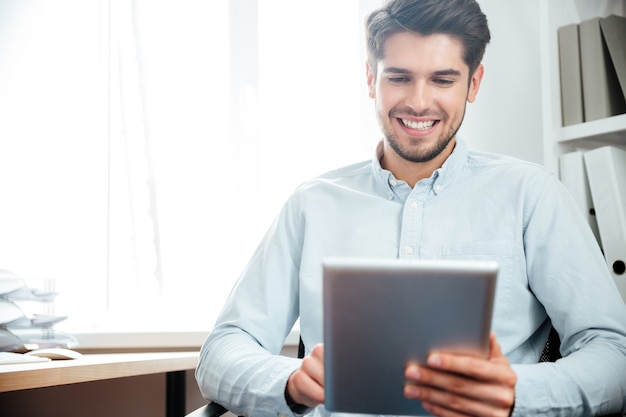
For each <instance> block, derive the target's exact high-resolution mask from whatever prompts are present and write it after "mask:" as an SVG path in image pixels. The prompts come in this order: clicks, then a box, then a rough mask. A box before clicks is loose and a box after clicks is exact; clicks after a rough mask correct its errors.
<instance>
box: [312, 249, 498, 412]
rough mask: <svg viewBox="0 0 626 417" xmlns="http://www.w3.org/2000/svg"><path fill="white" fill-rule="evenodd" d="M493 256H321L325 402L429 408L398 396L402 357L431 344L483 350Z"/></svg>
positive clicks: (333, 406)
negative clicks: (413, 258)
mask: <svg viewBox="0 0 626 417" xmlns="http://www.w3.org/2000/svg"><path fill="white" fill-rule="evenodd" d="M497 271H498V265H497V263H496V262H483V261H452V260H422V261H404V260H397V259H345V258H333V259H326V260H325V261H324V262H323V272H324V280H323V286H324V293H323V296H324V373H325V376H324V378H325V381H324V385H325V397H326V403H325V407H326V409H327V410H329V411H335V412H349V413H365V414H395V415H429V414H428V413H427V412H426V411H425V410H424V409H423V408H422V406H421V402H419V401H415V400H409V399H407V398H405V397H404V394H403V390H404V384H405V378H404V369H405V366H406V364H407V363H409V362H417V363H423V362H424V361H425V359H426V357H427V355H428V353H429V352H431V351H433V350H438V351H451V352H458V353H463V354H468V355H476V356H482V357H486V356H487V354H488V349H489V331H490V328H491V315H492V309H493V299H494V293H495V284H496V277H497Z"/></svg>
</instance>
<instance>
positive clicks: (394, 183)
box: [389, 180, 398, 187]
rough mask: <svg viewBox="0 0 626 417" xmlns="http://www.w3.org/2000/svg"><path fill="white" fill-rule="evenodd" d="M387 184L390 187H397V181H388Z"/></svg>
mask: <svg viewBox="0 0 626 417" xmlns="http://www.w3.org/2000/svg"><path fill="white" fill-rule="evenodd" d="M389 184H391V186H392V187H395V186H396V185H398V181H396V180H389Z"/></svg>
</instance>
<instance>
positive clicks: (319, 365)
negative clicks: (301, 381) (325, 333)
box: [301, 344, 324, 386]
mask: <svg viewBox="0 0 626 417" xmlns="http://www.w3.org/2000/svg"><path fill="white" fill-rule="evenodd" d="M301 369H302V370H303V371H304V372H305V373H306V374H307V375H309V376H310V377H311V378H312V379H313V380H314V381H315V382H316V383H317V384H319V385H321V386H324V346H323V345H321V344H319V345H316V346H314V347H313V350H312V351H311V354H310V355H309V356H306V357H305V358H304V359H302V365H301Z"/></svg>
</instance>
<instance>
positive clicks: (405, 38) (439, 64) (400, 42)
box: [377, 32, 469, 73]
mask: <svg viewBox="0 0 626 417" xmlns="http://www.w3.org/2000/svg"><path fill="white" fill-rule="evenodd" d="M377 66H378V68H379V69H384V68H389V67H394V68H402V69H405V70H420V71H438V70H442V69H455V70H457V71H459V72H461V73H466V72H468V71H469V69H468V67H467V64H465V61H464V60H463V44H462V43H461V41H459V40H458V39H457V38H455V37H453V36H450V35H447V34H443V33H436V34H432V35H419V34H416V33H412V32H400V33H395V34H393V35H390V36H389V37H388V38H387V39H386V40H385V43H384V44H383V58H382V59H381V60H380V61H379V62H378V65H377Z"/></svg>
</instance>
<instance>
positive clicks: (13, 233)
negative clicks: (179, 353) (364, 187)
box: [0, 0, 379, 331]
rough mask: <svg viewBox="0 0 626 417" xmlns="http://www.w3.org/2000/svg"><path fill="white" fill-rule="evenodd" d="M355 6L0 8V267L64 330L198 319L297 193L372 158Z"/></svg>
mask: <svg viewBox="0 0 626 417" xmlns="http://www.w3.org/2000/svg"><path fill="white" fill-rule="evenodd" d="M367 3H368V2H365V1H360V2H359V1H356V0H355V1H345V2H344V1H342V2H336V1H333V0H323V1H317V2H313V3H310V2H307V3H305V2H290V1H283V0H231V1H228V0H220V1H213V2H205V1H191V0H187V1H180V2H153V1H148V0H135V1H131V0H110V1H97V0H93V1H91V2H85V1H79V0H74V1H69V0H65V1H60V2H55V3H54V5H51V4H48V3H47V2H44V1H39V2H34V3H29V4H24V5H22V4H19V5H14V6H13V7H9V6H7V5H4V6H0V8H5V10H0V12H1V13H0V15H1V16H3V18H2V20H3V21H4V20H5V19H6V21H7V22H10V23H11V24H10V25H9V27H8V28H6V26H4V24H2V25H0V26H2V27H5V32H7V33H8V34H9V36H3V37H1V38H0V41H1V42H2V43H1V44H0V52H1V53H0V60H3V61H5V62H0V68H1V69H0V71H2V74H0V75H1V77H0V79H1V80H4V81H0V83H1V85H0V88H1V89H2V90H3V91H9V94H3V95H2V97H1V98H0V110H1V111H0V125H2V126H3V127H0V136H2V137H3V138H10V140H3V142H2V144H0V162H1V163H0V165H1V167H0V176H1V178H2V181H1V183H0V192H1V193H2V194H3V195H4V198H3V200H5V201H6V202H8V204H3V206H2V208H1V209H0V210H1V215H0V230H1V231H2V232H1V233H0V234H1V237H0V268H3V269H8V270H11V271H12V272H14V273H16V274H18V275H20V276H22V277H23V278H25V279H28V280H31V279H33V280H34V282H37V280H41V279H43V278H54V280H55V282H56V286H57V288H58V289H59V290H60V291H61V295H60V296H59V298H58V299H57V304H56V308H57V313H59V314H67V315H69V316H70V319H69V320H68V321H67V322H65V323H64V324H62V326H63V327H65V328H67V329H69V330H70V331H71V330H73V329H85V328H94V327H95V328H115V329H120V328H123V327H126V328H128V329H136V328H139V329H144V330H145V329H192V328H203V329H207V328H210V327H211V326H212V324H213V321H214V319H215V318H216V316H217V314H218V312H219V309H220V308H221V306H222V304H223V301H224V300H225V298H226V297H227V295H228V293H229V291H230V288H231V287H232V285H233V284H234V282H235V280H236V279H237V278H238V275H239V273H240V272H241V271H242V270H243V268H244V267H245V264H246V262H247V261H248V259H249V258H250V256H251V255H252V252H253V251H254V249H255V248H256V246H257V244H258V243H259V241H260V239H261V238H262V236H263V234H264V233H265V231H266V230H267V228H268V227H269V225H270V223H271V222H272V220H273V219H274V217H275V216H276V215H277V213H278V211H279V210H280V207H281V206H282V204H283V203H284V201H285V199H286V198H287V197H288V196H289V194H290V193H291V192H292V191H293V189H294V188H295V187H296V186H297V185H298V184H300V183H301V182H302V181H305V180H306V179H308V178H311V177H313V176H315V175H317V174H320V173H322V172H324V171H327V170H329V169H333V168H336V167H338V166H341V165H345V164H348V163H352V162H356V161H359V160H363V159H367V158H370V157H371V155H372V154H373V152H374V146H375V143H376V141H377V140H378V136H379V133H378V128H377V127H376V125H375V119H374V118H373V117H372V114H371V112H372V111H373V110H372V104H371V103H370V101H369V99H368V97H367V91H366V85H365V68H364V50H363V40H362V36H363V17H364V15H365V13H366V11H368V10H369V9H371V8H372V7H373V6H374V5H376V4H377V2H374V1H370V2H369V3H370V4H367ZM329 10H331V11H332V13H329ZM3 23H4V22H3ZM8 63H10V65H8ZM365 132H368V133H367V134H365ZM9 178H10V179H11V180H8V179H9ZM60 326H61V325H60Z"/></svg>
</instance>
